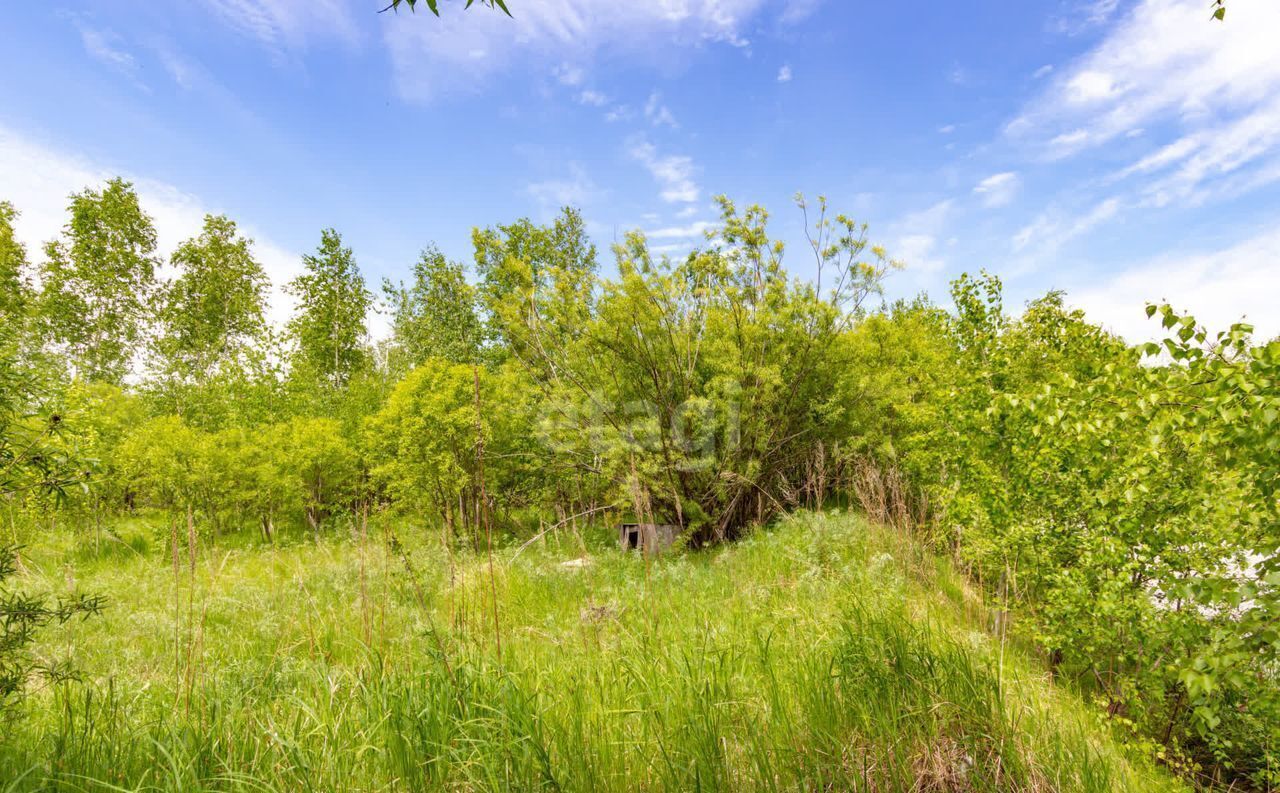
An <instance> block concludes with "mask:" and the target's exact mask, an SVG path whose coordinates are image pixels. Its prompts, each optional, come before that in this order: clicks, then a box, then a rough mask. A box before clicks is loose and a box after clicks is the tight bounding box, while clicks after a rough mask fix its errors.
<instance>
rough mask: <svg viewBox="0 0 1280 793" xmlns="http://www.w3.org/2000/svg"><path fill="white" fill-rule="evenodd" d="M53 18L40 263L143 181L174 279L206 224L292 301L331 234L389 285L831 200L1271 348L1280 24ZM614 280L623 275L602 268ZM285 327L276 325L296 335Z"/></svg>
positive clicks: (335, 1) (1034, 277)
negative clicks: (426, 272) (253, 245)
mask: <svg viewBox="0 0 1280 793" xmlns="http://www.w3.org/2000/svg"><path fill="white" fill-rule="evenodd" d="M382 4H384V3H383V2H382V0H372V1H371V2H365V0H348V1H344V0H192V2H186V3H157V2H142V1H141V0H117V1H116V2H111V3H105V2H104V3H86V2H70V0H49V2H41V3H21V4H18V3H14V4H10V5H9V7H7V8H6V9H5V12H4V26H3V29H2V30H0V69H3V73H4V74H6V75H9V76H10V77H9V79H6V80H4V81H0V198H5V199H8V200H10V201H12V202H13V203H14V204H15V205H16V206H17V207H18V209H19V210H20V211H22V212H23V216H22V218H21V221H20V225H19V234H20V236H22V238H23V239H25V240H26V241H27V242H28V245H29V247H30V249H31V252H32V253H33V255H37V256H38V253H37V251H38V245H39V243H40V242H42V241H44V240H47V239H49V238H50V237H52V236H53V235H54V234H56V233H57V230H58V228H59V226H60V225H61V223H62V222H63V220H64V217H63V207H64V206H65V203H66V196H67V194H68V193H69V192H71V191H72V190H78V189H80V188H82V187H84V186H86V185H88V184H91V183H94V182H96V181H99V180H101V179H102V178H104V177H106V176H109V175H113V174H122V175H125V176H126V177H128V178H130V179H133V180H134V181H135V182H136V183H137V185H138V187H139V190H140V193H141V194H142V196H143V200H144V202H145V204H146V208H147V209H148V210H149V211H150V212H151V213H152V214H153V215H154V216H155V218H156V221H157V226H158V228H159V231H160V236H161V244H162V247H164V248H165V249H166V252H167V250H169V249H171V248H172V247H173V246H174V245H175V244H176V243H177V242H178V241H179V240H180V239H182V238H184V237H186V236H189V235H190V234H192V233H193V232H194V231H195V230H196V229H197V228H198V224H199V221H200V217H201V215H202V214H203V213H204V212H206V211H216V212H225V213H227V214H229V215H230V216H232V217H233V218H235V219H236V220H237V221H238V222H240V223H241V224H242V225H243V226H244V227H246V228H247V229H248V230H249V232H250V233H251V234H252V235H253V236H254V237H255V239H256V240H257V242H258V251H259V255H260V257H261V258H262V260H263V262H264V264H266V266H267V267H268V269H269V271H270V273H271V275H272V277H273V279H274V280H275V281H276V282H277V283H283V282H284V281H285V280H287V279H288V278H290V277H291V276H292V275H293V274H294V273H296V272H297V269H298V257H299V255H300V254H301V253H302V252H304V251H307V250H309V249H310V248H312V247H314V245H315V244H316V242H317V241H318V239H319V232H320V229H321V228H323V227H326V226H333V227H335V228H337V229H338V230H339V231H341V232H342V233H343V235H344V237H345V238H346V240H347V241H348V243H349V244H351V245H352V247H354V249H355V251H356V254H357V258H358V260H359V261H360V263H361V266H362V269H364V271H365V272H366V275H367V276H368V277H369V279H370V281H371V283H375V284H376V283H377V282H379V281H380V280H381V278H383V277H384V276H386V277H392V278H397V277H400V276H402V275H403V274H404V273H405V272H406V271H407V269H408V267H409V265H410V264H411V263H412V261H413V260H414V258H415V257H416V254H417V251H418V250H419V249H421V248H422V247H423V246H424V245H426V244H428V243H430V242H435V243H438V244H439V245H440V246H441V247H442V248H443V249H444V250H445V251H446V252H447V253H449V254H450V255H452V256H453V257H455V258H458V259H460V260H464V261H468V260H469V258H470V250H469V234H470V229H471V227H472V226H475V225H489V224H493V223H498V222H506V221H510V220H513V219H515V218H518V217H522V216H529V217H532V218H534V219H548V218H550V217H551V216H552V215H553V214H554V213H555V211H556V209H557V207H559V206H560V205H561V204H565V203H568V204H572V205H575V206H578V207H581V208H582V210H583V212H584V214H585V216H586V218H587V220H588V222H589V224H590V226H589V227H590V229H591V231H592V234H593V235H594V237H595V239H596V241H597V243H598V244H599V245H600V246H601V248H602V250H607V246H608V244H609V243H610V242H611V241H612V240H613V239H614V238H615V236H616V235H619V234H621V233H622V232H623V231H625V230H628V229H635V228H638V229H643V230H645V231H647V232H648V233H649V234H650V237H651V241H652V243H653V245H654V246H655V247H658V248H660V249H661V250H664V251H670V252H672V253H673V254H676V253H679V252H680V251H683V250H688V248H689V247H690V246H691V245H694V244H696V243H697V241H698V239H699V237H700V231H701V230H702V229H703V228H705V224H707V223H709V222H713V221H714V220H715V217H716V215H715V211H714V209H713V207H712V204H711V199H712V197H713V196H714V195H716V194H718V193H726V194H728V195H730V196H731V197H733V198H734V199H735V200H736V201H738V202H739V203H740V204H746V203H753V202H759V203H763V204H764V205H766V206H768V207H769V208H770V210H771V211H772V212H773V218H774V222H773V226H772V228H773V231H774V233H775V234H776V235H777V236H779V237H781V238H783V239H785V240H787V241H788V242H789V243H790V253H789V263H790V264H791V265H792V267H793V269H794V270H795V271H796V272H799V273H804V272H806V271H807V267H806V264H807V263H806V260H805V253H804V249H803V246H802V237H801V225H800V215H799V213H798V211H797V210H795V208H794V207H793V206H792V204H791V196H792V195H793V194H794V193H795V192H796V191H803V192H805V193H807V194H809V195H811V196H813V195H817V194H819V193H822V194H826V195H827V196H828V197H829V199H830V201H831V203H832V205H833V207H834V208H836V209H838V210H841V211H844V212H846V213H848V214H850V215H853V216H854V217H856V218H857V219H859V220H865V221H866V222H867V223H869V224H870V227H871V237H872V238H873V239H874V240H875V241H877V242H881V243H883V244H884V245H886V246H887V247H888V248H889V250H890V253H891V254H892V255H894V256H896V257H898V258H901V259H903V260H904V261H905V262H906V264H907V269H906V270H905V271H904V272H902V273H898V274H896V275H894V276H893V281H892V284H891V288H890V291H891V293H892V294H893V295H895V296H908V295H912V294H914V293H916V292H918V291H921V290H925V291H928V292H929V294H930V295H932V296H933V297H935V298H938V299H942V298H944V297H945V293H946V285H947V282H948V281H949V280H950V279H951V278H953V277H954V276H955V275H957V274H958V273H960V272H962V271H965V270H969V271H976V270H978V269H979V268H984V267H985V268H987V269H989V270H992V271H993V272H996V273H998V274H1000V275H1001V276H1002V277H1004V279H1005V281H1006V284H1007V286H1008V293H1009V300H1010V302H1011V304H1012V305H1015V306H1016V305H1019V304H1020V303H1021V302H1022V301H1023V300H1025V299H1027V298H1030V297H1033V296H1035V295H1037V294H1040V293H1043V292H1044V291H1046V290H1048V289H1051V288H1062V289H1066V290H1068V295H1069V297H1070V299H1071V300H1072V302H1074V303H1076V304H1078V305H1081V306H1083V307H1084V308H1085V309H1086V310H1087V311H1089V312H1090V313H1091V314H1092V315H1093V316H1094V317H1095V318H1096V319H1098V320H1099V321H1102V322H1104V323H1106V324H1108V325H1109V326H1111V327H1113V328H1115V329H1117V330H1119V331H1121V332H1124V333H1125V334H1126V335H1129V336H1131V337H1134V338H1137V337H1140V336H1143V335H1145V333H1146V331H1147V330H1148V329H1147V327H1146V323H1145V321H1144V320H1143V315H1142V307H1143V305H1144V303H1145V301H1147V300H1152V299H1161V298H1167V299H1170V300H1172V301H1174V302H1175V303H1177V304H1178V305H1179V306H1181V307H1184V308H1187V309H1190V310H1193V311H1196V312H1197V313H1198V314H1199V315H1200V316H1201V317H1202V318H1204V319H1206V320H1208V321H1210V322H1211V323H1213V324H1215V325H1218V326H1221V325H1223V324H1225V323H1229V322H1231V321H1233V320H1235V319H1238V318H1239V317H1240V316H1241V315H1247V317H1248V318H1249V320H1250V321H1253V322H1254V323H1255V324H1257V325H1258V326H1259V329H1260V331H1262V332H1265V333H1267V334H1268V335H1270V334H1276V333H1280V310H1278V309H1277V308H1276V299H1277V296H1280V58H1278V57H1277V56H1276V54H1275V53H1276V48H1277V46H1280V45H1277V44H1276V42H1277V41H1280V3H1276V2H1274V0H1230V3H1229V11H1228V15H1227V19H1226V22H1225V23H1212V22H1210V21H1209V18H1208V17H1209V12H1208V8H1207V6H1208V4H1207V3H1206V2H1201V0H1138V1H1135V2H1124V0H1052V1H1045V2H1040V1H1038V0H1025V1H1024V2H1019V3H994V2H978V3H952V2H921V1H919V0H914V1H912V0H904V1H903V2H895V3H851V2H844V1H842V0H650V1H649V2H625V3H623V2H619V3H613V2H603V1H602V0H509V5H510V7H511V9H512V12H513V13H514V14H515V19H514V20H513V19H507V18H505V17H503V16H501V15H500V14H498V13H495V12H492V11H489V10H487V9H478V8H477V9H473V10H471V11H469V12H463V11H462V10H461V8H460V6H461V3H460V2H449V0H445V2H444V6H445V8H444V10H443V18H441V19H436V18H434V17H431V16H429V15H427V14H424V13H422V12H419V13H417V14H409V13H400V14H391V13H385V14H379V13H377V9H378V8H379V7H380V5H382ZM605 259H606V263H607V261H608V256H607V254H606V257H605ZM287 311H288V306H287V304H286V301H285V300H284V299H283V297H281V296H279V295H277V307H276V313H277V315H278V316H283V315H284V314H285V313H287Z"/></svg>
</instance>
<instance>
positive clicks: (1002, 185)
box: [973, 171, 1021, 208]
mask: <svg viewBox="0 0 1280 793" xmlns="http://www.w3.org/2000/svg"><path fill="white" fill-rule="evenodd" d="M1020 185H1021V180H1020V179H1019V178H1018V174H1016V173H1014V172H1013V171H1004V172H1003V173H996V174H992V175H990V176H988V177H987V178H985V179H983V180H982V181H981V182H978V184H977V185H976V186H975V187H974V188H973V192H974V194H975V195H977V196H978V197H979V198H981V199H982V205H983V206H985V207H988V208H995V207H1002V206H1006V205H1008V204H1009V203H1010V202H1011V201H1013V197H1014V196H1015V195H1017V194H1018V188H1019V186H1020Z"/></svg>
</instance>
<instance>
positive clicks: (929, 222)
mask: <svg viewBox="0 0 1280 793" xmlns="http://www.w3.org/2000/svg"><path fill="white" fill-rule="evenodd" d="M954 206H955V203H954V202H953V201H952V200H950V199H947V200H945V201H939V202H938V203H936V204H933V205H932V206H930V207H927V208H925V209H922V210H920V211H918V212H912V213H910V214H908V215H906V216H904V217H902V218H900V219H899V220H897V221H896V222H895V223H893V225H892V226H890V228H889V232H890V234H889V237H890V239H891V240H892V245H891V247H890V248H889V255H890V256H892V257H893V258H894V259H897V260H899V261H901V262H903V263H904V264H906V266H907V271H908V272H915V273H919V274H923V275H932V274H934V273H937V272H939V271H941V270H943V269H944V268H945V267H946V265H947V261H946V259H945V258H943V256H942V255H941V252H940V251H939V240H940V238H942V236H943V232H944V230H945V228H946V226H947V223H948V222H949V221H950V219H951V214H952V210H953V209H954Z"/></svg>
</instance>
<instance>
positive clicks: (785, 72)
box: [778, 63, 791, 83]
mask: <svg viewBox="0 0 1280 793" xmlns="http://www.w3.org/2000/svg"><path fill="white" fill-rule="evenodd" d="M778 82H780V83H789V82H791V67H790V66H789V65H788V64H785V63H784V64H782V68H781V69H779V70H778Z"/></svg>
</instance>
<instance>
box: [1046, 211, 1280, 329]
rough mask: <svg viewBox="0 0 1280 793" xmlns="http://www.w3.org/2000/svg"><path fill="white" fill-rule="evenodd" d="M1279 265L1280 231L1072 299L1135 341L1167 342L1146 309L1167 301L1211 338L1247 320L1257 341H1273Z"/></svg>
mask: <svg viewBox="0 0 1280 793" xmlns="http://www.w3.org/2000/svg"><path fill="white" fill-rule="evenodd" d="M1277 261H1280V231H1276V230H1268V231H1265V232H1262V233H1260V234H1258V235H1256V236H1253V237H1251V238H1249V239H1246V240H1244V241H1243V242H1240V243H1238V244H1236V245H1233V246H1231V247H1229V248H1226V249H1223V250H1218V251H1209V252H1201V253H1193V254H1190V255H1188V254H1184V253H1178V254H1166V255H1164V256H1161V257H1159V258H1157V259H1154V260H1152V261H1149V262H1146V263H1144V264H1142V265H1139V266H1137V267H1133V268H1130V269H1128V270H1126V271H1124V272H1123V273H1120V274H1118V275H1116V276H1114V277H1112V278H1109V279H1106V280H1104V281H1102V282H1101V283H1098V284H1095V285H1092V286H1089V287H1087V288H1084V289H1081V290H1079V291H1074V292H1069V293H1068V295H1067V297H1068V300H1069V302H1070V303H1072V304H1073V305H1076V306H1079V307H1081V308H1083V309H1084V310H1085V313H1086V314H1087V315H1088V316H1089V317H1090V318H1091V319H1093V320H1094V321H1095V322H1100V323H1102V324H1103V325H1105V326H1106V327H1108V328H1110V329H1111V330H1113V331H1114V332H1116V333H1119V334H1120V335H1122V336H1124V337H1125V338H1126V339H1128V340H1129V341H1130V342H1135V343H1136V342H1139V341H1146V340H1149V339H1155V338H1161V337H1163V329H1162V328H1161V327H1160V324H1159V322H1157V321H1154V320H1148V319H1147V318H1146V313H1145V312H1144V310H1143V309H1144V307H1145V306H1146V304H1147V303H1148V302H1161V301H1168V302H1169V303H1170V304H1171V305H1173V306H1174V307H1175V308H1176V309H1178V310H1179V311H1188V312H1190V313H1192V314H1194V315H1195V317H1196V319H1197V320H1198V321H1199V322H1200V323H1201V324H1203V325H1205V326H1207V327H1208V329H1209V331H1210V333H1211V334H1212V333H1216V332H1218V331H1220V330H1226V329H1227V328H1228V327H1229V326H1230V325H1231V324H1232V323H1234V322H1239V321H1241V319H1244V320H1246V321H1248V322H1249V323H1250V324H1252V325H1254V326H1255V328H1256V333H1255V338H1257V339H1259V340H1264V339H1270V338H1274V337H1276V336H1277V335H1280V312H1277V311H1276V310H1275V296H1276V295H1280V267H1277V266H1276V262H1277Z"/></svg>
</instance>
